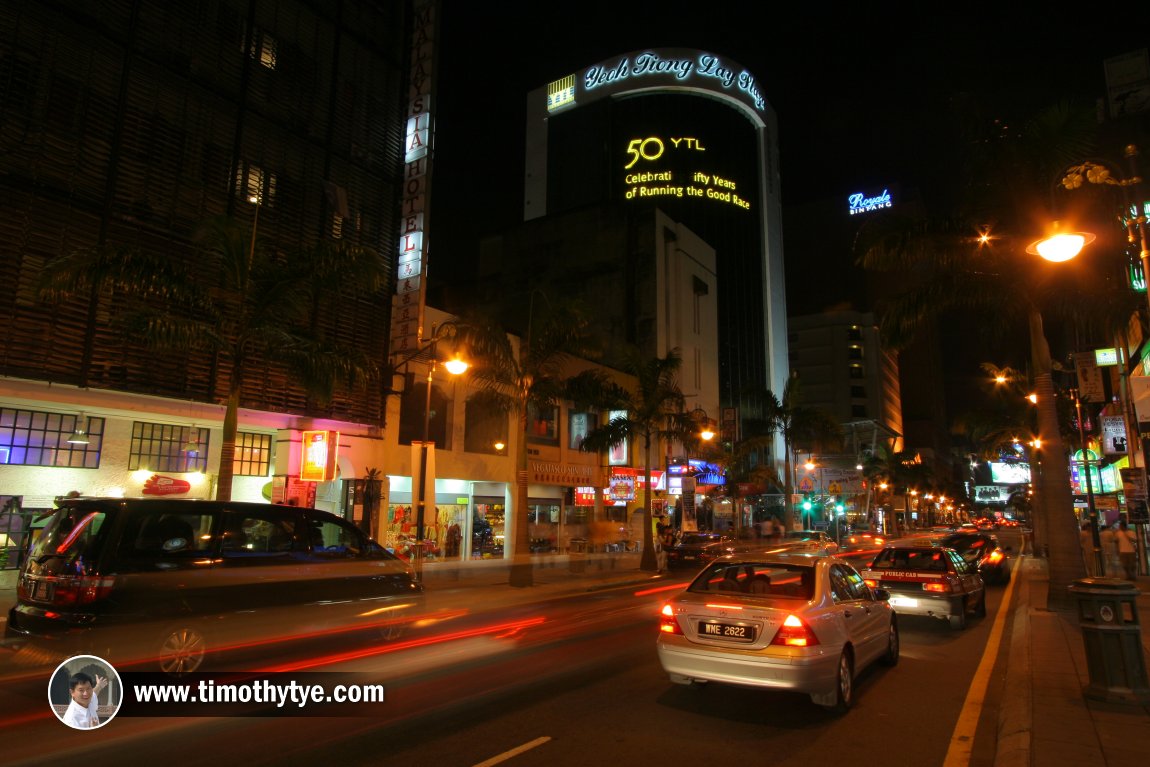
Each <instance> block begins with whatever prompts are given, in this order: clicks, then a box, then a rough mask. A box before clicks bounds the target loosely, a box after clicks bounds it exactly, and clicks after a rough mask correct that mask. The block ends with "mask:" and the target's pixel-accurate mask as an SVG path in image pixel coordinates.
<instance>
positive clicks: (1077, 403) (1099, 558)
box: [1070, 389, 1106, 576]
mask: <svg viewBox="0 0 1150 767" xmlns="http://www.w3.org/2000/svg"><path fill="white" fill-rule="evenodd" d="M1070 396H1072V397H1074V417H1075V419H1076V420H1077V421H1078V442H1079V444H1080V445H1081V446H1082V465H1083V467H1084V470H1085V472H1086V507H1087V508H1088V509H1089V510H1090V539H1091V542H1092V543H1093V544H1094V566H1095V567H1096V568H1098V569H1097V572H1098V575H1099V576H1103V575H1106V557H1105V556H1104V555H1103V553H1102V539H1101V537H1100V536H1099V534H1098V509H1097V508H1095V506H1094V481H1093V480H1092V479H1091V477H1090V470H1091V469H1092V468H1093V466H1094V462H1093V461H1091V460H1090V452H1089V450H1088V449H1087V447H1086V429H1085V427H1084V426H1083V424H1082V401H1081V400H1080V399H1079V398H1078V390H1077V389H1071V390H1070Z"/></svg>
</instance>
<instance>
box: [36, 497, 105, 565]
mask: <svg viewBox="0 0 1150 767" xmlns="http://www.w3.org/2000/svg"><path fill="white" fill-rule="evenodd" d="M107 517H108V515H107V514H106V513H105V512H104V511H100V510H94V509H92V508H91V507H87V508H63V509H57V510H56V511H55V512H53V514H52V518H51V519H49V520H48V523H47V524H46V525H44V528H43V529H42V530H41V531H40V534H39V535H38V536H36V540H35V542H33V544H32V548H31V550H30V552H29V559H31V560H32V561H39V560H41V559H44V558H47V557H51V558H57V559H60V560H63V561H64V562H65V563H67V564H71V563H73V562H76V561H78V560H83V562H84V563H85V564H86V566H87V567H94V566H95V565H96V557H97V553H98V552H99V548H100V547H99V544H100V540H101V538H102V536H101V533H102V532H103V531H104V530H105V529H106V528H107Z"/></svg>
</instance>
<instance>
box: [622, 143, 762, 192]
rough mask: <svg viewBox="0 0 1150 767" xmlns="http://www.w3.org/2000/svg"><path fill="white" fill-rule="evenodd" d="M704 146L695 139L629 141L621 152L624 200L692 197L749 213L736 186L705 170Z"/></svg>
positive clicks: (710, 170) (724, 178)
mask: <svg viewBox="0 0 1150 767" xmlns="http://www.w3.org/2000/svg"><path fill="white" fill-rule="evenodd" d="M706 151H707V147H706V144H705V142H704V141H703V140H702V139H700V138H699V137H698V136H672V135H667V136H647V137H645V138H632V139H630V140H628V142H627V146H626V148H625V149H624V150H623V154H624V162H623V172H624V173H623V197H624V198H625V199H627V200H651V199H655V198H660V197H677V198H680V199H681V198H683V197H687V198H693V199H699V200H705V201H707V202H712V203H718V204H721V205H732V206H734V207H736V208H741V209H742V210H750V209H751V203H750V201H748V200H747V199H746V198H745V197H743V196H742V195H744V194H746V192H745V191H743V189H741V188H740V187H739V184H738V183H737V182H736V181H734V180H733V179H731V178H728V177H726V176H725V175H723V174H720V173H716V172H714V170H713V169H711V168H710V167H708V164H707V157H706Z"/></svg>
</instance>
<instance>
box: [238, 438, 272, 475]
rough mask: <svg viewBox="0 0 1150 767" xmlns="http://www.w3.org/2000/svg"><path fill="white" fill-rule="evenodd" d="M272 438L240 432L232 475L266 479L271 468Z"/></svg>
mask: <svg viewBox="0 0 1150 767" xmlns="http://www.w3.org/2000/svg"><path fill="white" fill-rule="evenodd" d="M271 457H272V436H271V435H270V434H251V433H248V432H242V431H241V432H240V433H239V434H237V435H236V454H235V457H234V458H233V460H232V473H233V474H235V475H236V476H237V477H266V476H267V475H268V470H269V469H270V468H271Z"/></svg>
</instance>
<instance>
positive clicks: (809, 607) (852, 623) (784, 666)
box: [657, 553, 899, 712]
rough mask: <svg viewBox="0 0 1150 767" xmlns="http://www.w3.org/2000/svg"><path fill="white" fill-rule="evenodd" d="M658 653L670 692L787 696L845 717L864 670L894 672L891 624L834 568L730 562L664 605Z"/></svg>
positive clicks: (784, 561)
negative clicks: (754, 691) (721, 690)
mask: <svg viewBox="0 0 1150 767" xmlns="http://www.w3.org/2000/svg"><path fill="white" fill-rule="evenodd" d="M657 649H658V653H659V661H660V663H662V665H663V670H664V671H666V672H667V674H668V675H669V676H670V678H671V681H672V682H674V683H676V684H684V685H699V684H705V683H707V682H718V683H722V684H730V685H736V686H740V687H752V688H767V689H776V690H791V691H794V692H800V693H805V694H807V695H809V696H810V697H811V700H813V701H814V702H815V703H816V704H818V705H821V706H826V707H828V708H831V709H833V710H835V711H838V712H844V711H846V710H847V709H848V708H850V706H851V704H852V703H853V702H854V678H855V676H856V675H857V674H858V673H859V672H860V671H861V670H862V669H863V668H865V667H866V666H868V665H870V664H871V663H873V662H875V661H882V662H883V663H885V664H886V665H888V666H893V665H895V664H896V663H898V656H899V635H898V620H897V616H896V615H895V612H894V610H892V609H891V606H890V602H889V597H888V595H887V593H886V592H885V591H883V590H881V589H872V588H870V587H869V586H867V585H866V583H865V582H864V581H863V579H862V576H861V575H859V573H858V572H857V571H856V570H855V569H854V568H853V567H851V566H850V565H849V564H847V563H846V562H843V561H840V560H839V559H836V558H834V557H828V556H820V555H816V554H800V553H783V554H769V553H768V554H758V555H755V554H751V553H745V554H733V555H730V556H726V557H721V558H720V559H717V560H715V561H714V562H712V563H711V564H710V565H708V566H707V567H705V568H704V569H703V570H702V571H701V572H700V573H699V574H698V576H696V577H695V580H694V581H692V582H691V584H690V585H689V586H688V587H687V589H686V590H685V591H683V592H682V593H680V594H678V595H677V596H675V597H673V598H672V599H671V600H670V601H668V602H667V603H666V604H665V605H663V608H662V622H661V624H660V627H659V639H658V642H657Z"/></svg>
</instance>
